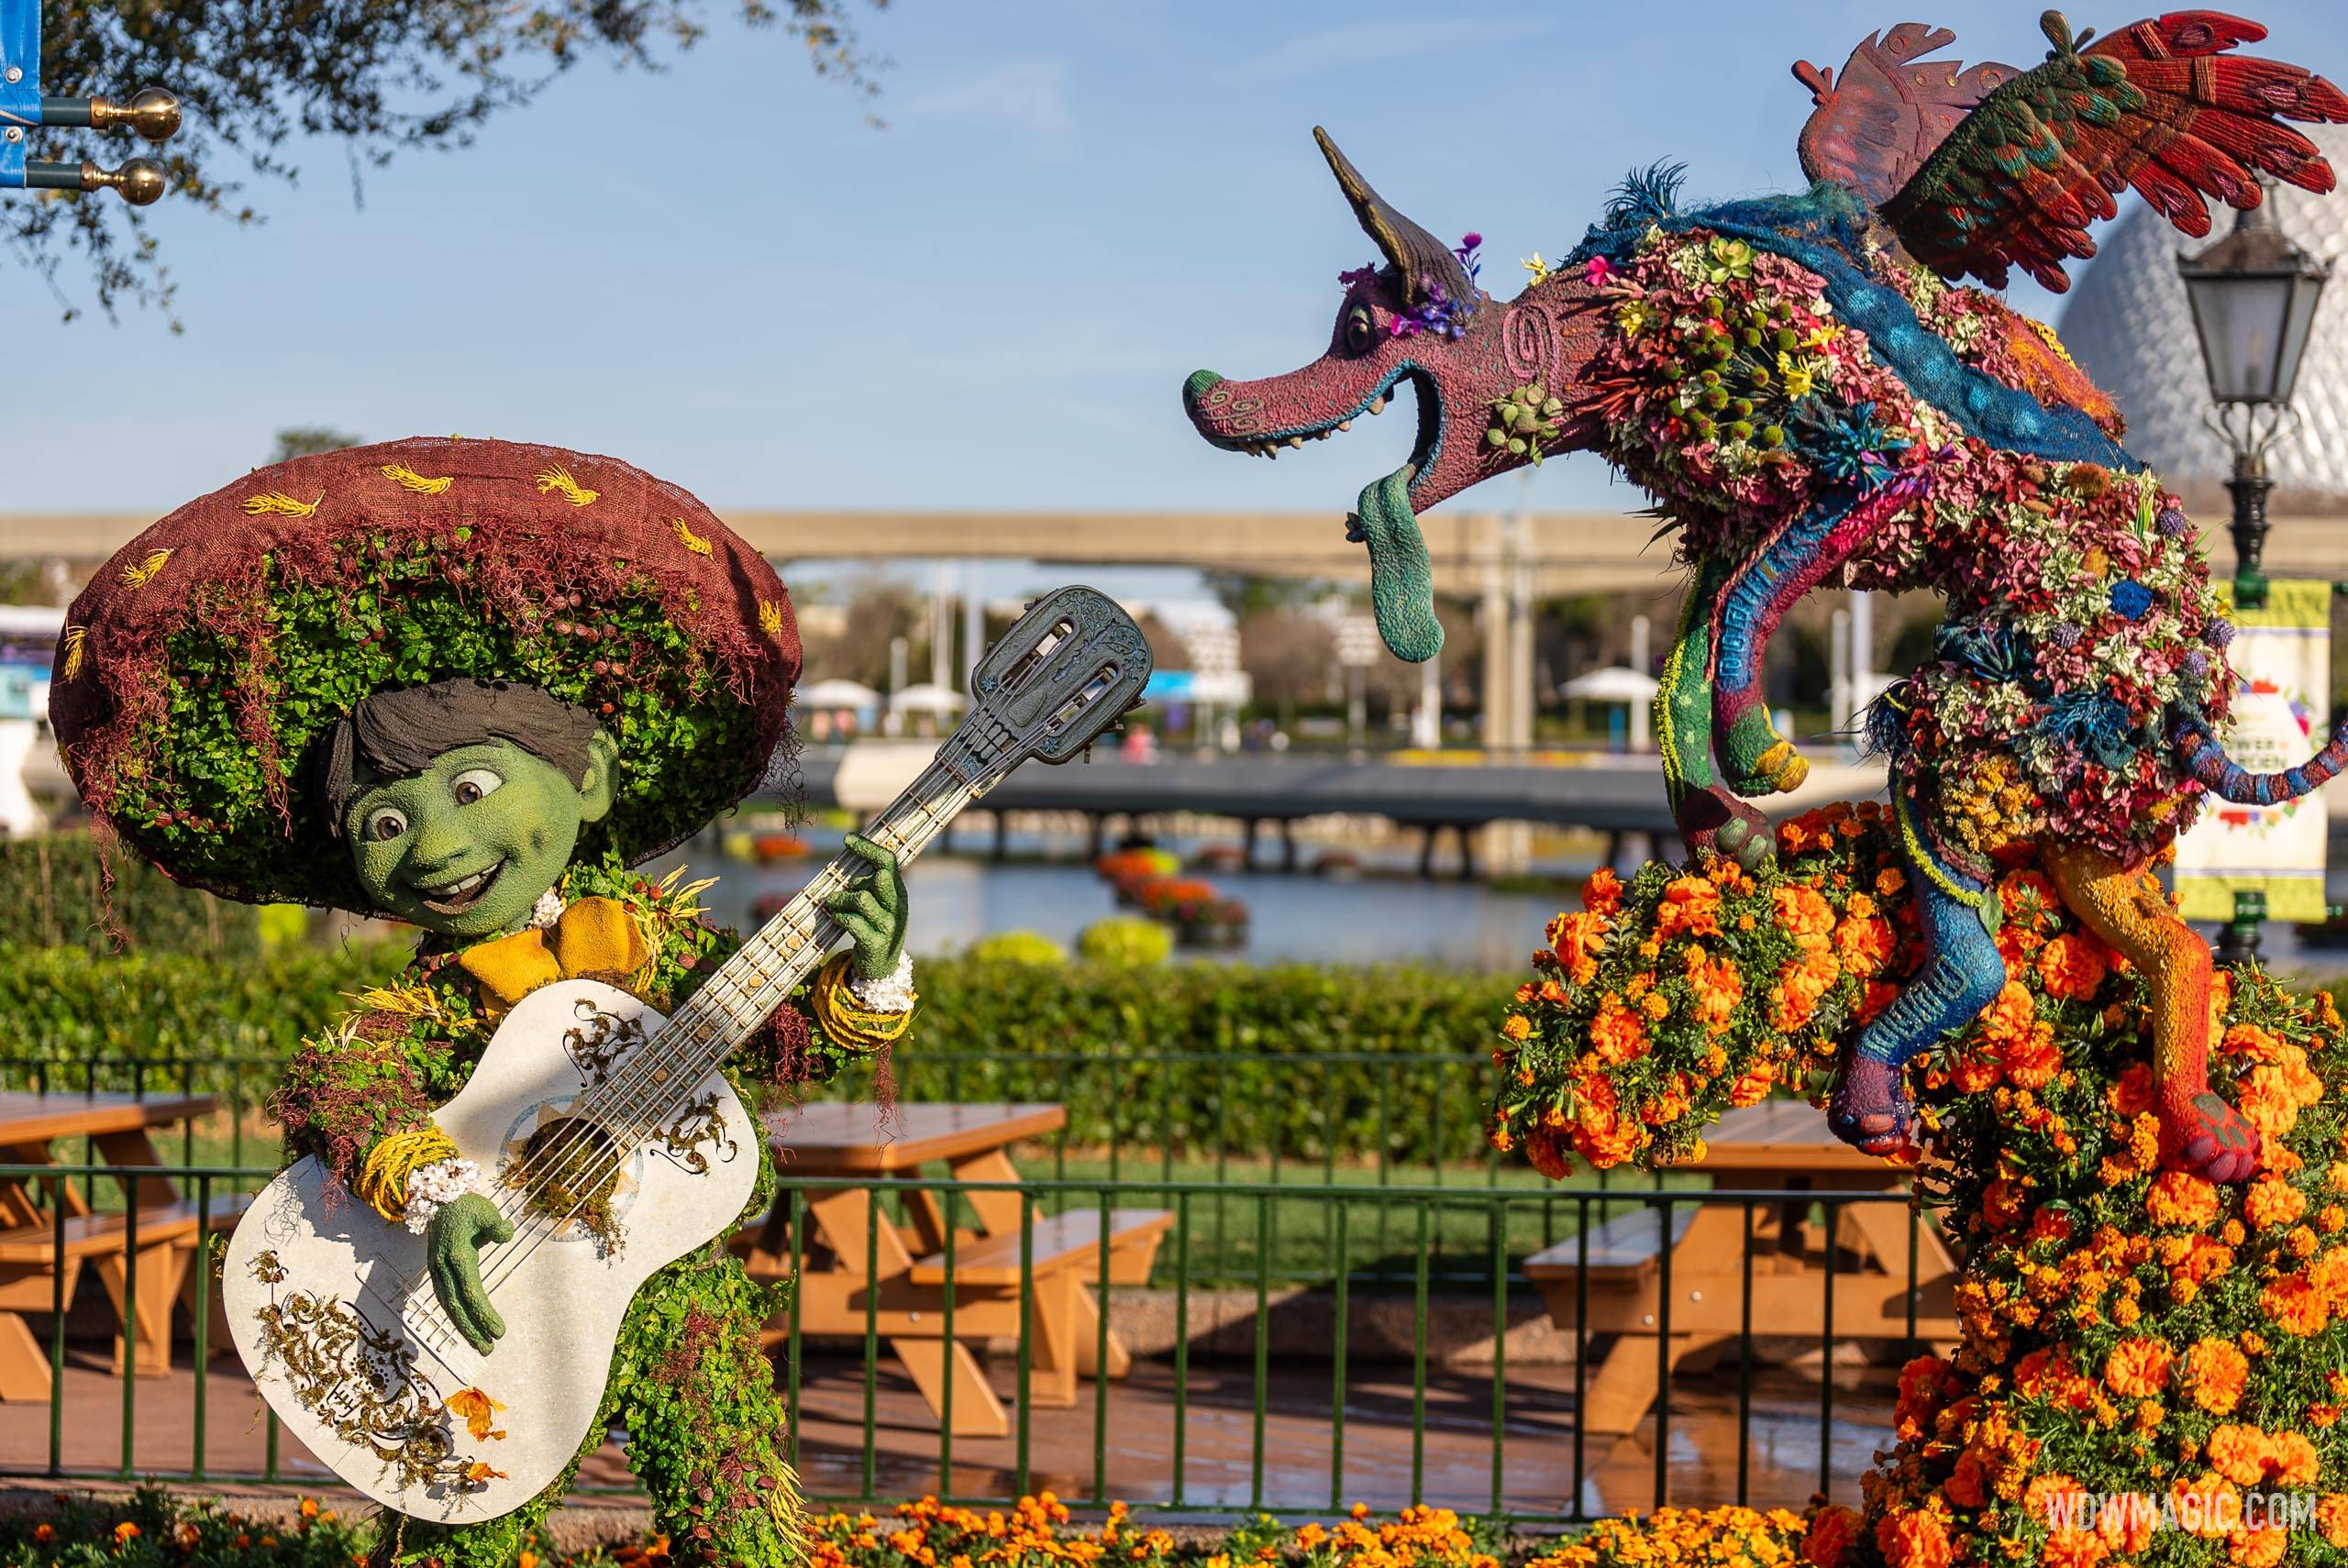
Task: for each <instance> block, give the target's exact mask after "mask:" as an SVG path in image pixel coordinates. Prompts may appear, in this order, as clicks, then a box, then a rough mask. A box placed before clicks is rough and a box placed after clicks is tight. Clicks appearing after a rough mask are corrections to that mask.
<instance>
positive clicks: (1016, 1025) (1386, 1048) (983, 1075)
mask: <svg viewBox="0 0 2348 1568" xmlns="http://www.w3.org/2000/svg"><path fill="white" fill-rule="evenodd" d="M916 980H917V983H918V984H919V986H920V988H921V994H922V1010H921V1015H920V1017H919V1018H918V1019H916V1020H915V1021H914V1029H913V1032H912V1034H911V1035H909V1036H908V1037H907V1038H906V1040H905V1041H904V1043H903V1044H901V1045H900V1046H898V1048H897V1050H896V1053H895V1057H894V1069H895V1072H896V1075H897V1081H898V1083H899V1084H900V1085H901V1086H902V1088H903V1092H904V1094H905V1095H906V1097H907V1098H908V1099H947V1098H951V1099H968V1100H980V1099H1043V1100H1057V1101H1059V1102H1060V1103H1062V1104H1064V1105H1066V1106H1067V1107H1068V1111H1069V1129H1068V1137H1069V1142H1070V1143H1078V1144H1100V1143H1109V1142H1112V1141H1117V1142H1122V1143H1125V1144H1126V1145H1128V1146H1130V1147H1135V1148H1160V1147H1169V1146H1170V1147H1172V1148H1175V1149H1178V1150H1180V1149H1202V1150H1203V1149H1213V1148H1217V1147H1229V1148H1231V1149H1234V1150H1246V1151H1252V1152H1254V1153H1257V1154H1270V1153H1272V1152H1273V1151H1274V1150H1278V1151H1279V1153H1280V1154H1282V1155H1283V1156H1285V1157H1292V1158H1300V1159H1317V1158H1320V1157H1321V1156H1322V1155H1323V1154H1324V1153H1333V1154H1335V1157H1336V1158H1339V1159H1356V1158H1369V1157H1374V1156H1375V1155H1376V1154H1378V1153H1379V1150H1380V1149H1381V1148H1383V1150H1384V1151H1385V1153H1386V1154H1388V1156H1389V1157H1390V1158H1393V1159H1398V1160H1412V1161H1422V1160H1431V1159H1435V1158H1440V1157H1448V1158H1452V1159H1456V1158H1458V1157H1459V1156H1460V1155H1461V1154H1462V1153H1463V1152H1467V1153H1470V1154H1473V1153H1475V1152H1477V1151H1479V1148H1480V1137H1481V1133H1480V1127H1481V1121H1482V1115H1483V1101H1484V1096H1485V1092H1486V1090H1487V1088H1489V1085H1488V1082H1487V1080H1488V1079H1489V1078H1490V1061H1489V1053H1490V1048H1491V1046H1492V1044H1493V1043H1496V1040H1495V1036H1494V1034H1493V1028H1494V1025H1495V1023H1496V1021H1498V1019H1499V1018H1500V1016H1501V1012H1502V1011H1503V1010H1505V1008H1506V1006H1507V1003H1508V1000H1509V998H1510V997H1511V996H1512V994H1513V992H1514V989H1515V982H1514V980H1513V979H1511V978H1508V977H1490V976H1475V975H1458V974H1451V973H1445V972H1442V971H1436V970H1420V969H1411V968H1403V967H1381V968H1374V969H1349V968H1337V967H1329V966H1306V965H1284V966H1270V967H1260V968H1259V967H1254V966H1244V965H1225V964H1183V965H1174V966H1162V967H1154V968H1132V967H1124V966H1103V965H1098V964H1076V965H1069V966H1063V967H1058V968H1028V967H1014V966H1008V965H1000V964H993V965H990V964H981V963H977V962H971V961H961V962H942V961H936V960H931V961H928V962H925V963H924V964H922V966H921V967H920V970H919V973H918V975H917V977H916ZM1159 1055H1172V1056H1180V1057H1186V1058H1190V1059H1185V1060H1179V1061H1156V1062H1153V1061H1147V1060H1143V1059H1142V1058H1146V1057H1150V1056H1159ZM980 1056H985V1057H990V1058H993V1059H992V1060H988V1061H974V1060H972V1059H971V1058H974V1057H980ZM1412 1056H1437V1057H1440V1058H1443V1059H1441V1060H1432V1061H1407V1060H1402V1059H1401V1058H1407V1057H1412ZM1025 1057H1033V1058H1035V1059H1034V1060H1023V1059H1022V1058H1025Z"/></svg>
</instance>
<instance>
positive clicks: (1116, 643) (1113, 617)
mask: <svg viewBox="0 0 2348 1568" xmlns="http://www.w3.org/2000/svg"><path fill="white" fill-rule="evenodd" d="M1149 671H1150V655H1149V639H1148V638H1146V637H1145V636H1143V635H1142V633H1141V628H1140V627H1139V626H1136V625H1135V624H1134V619H1133V617H1132V616H1130V615H1128V614H1126V613H1124V611H1123V610H1120V609H1118V608H1117V606H1116V605H1115V603H1113V602H1112V601H1110V600H1109V599H1108V598H1107V597H1105V596H1104V595H1102V594H1100V593H1097V592H1095V591H1093V590H1091V589H1090V588H1084V587H1080V586H1078V585H1075V584H1071V585H1069V587H1066V588H1056V589H1054V590H1053V591H1051V592H1049V593H1047V594H1046V595H1044V597H1043V598H1041V599H1039V600H1037V601H1036V602H1035V603H1034V604H1033V605H1031V606H1029V607H1028V611H1027V613H1025V614H1024V615H1022V616H1021V617H1019V620H1018V623H1017V624H1014V625H1013V627H1012V628H1011V630H1010V631H1008V632H1006V633H1004V634H1003V635H1002V640H1001V641H999V642H997V643H996V644H995V645H994V646H992V647H991V648H989V649H988V650H987V654H986V657H984V658H982V659H980V661H979V663H978V668H976V669H974V670H972V671H971V672H970V692H971V696H972V698H973V699H974V701H975V704H976V705H975V706H974V707H972V708H971V710H970V712H969V714H968V715H967V716H966V717H965V718H964V719H963V721H962V723H961V727H960V728H958V729H957V730H956V731H955V732H954V738H953V739H952V740H951V741H949V742H948V743H947V747H946V749H945V751H944V752H943V753H942V754H941V756H946V757H947V758H949V759H950V763H951V764H958V765H959V766H956V767H955V771H956V772H957V773H958V774H962V775H964V777H965V778H966V780H967V781H968V782H969V783H971V784H973V785H975V786H977V787H979V788H981V789H983V788H984V787H985V786H986V785H989V784H991V783H993V782H994V781H995V780H996V779H999V778H1002V776H1003V775H1004V774H1006V773H1008V772H1010V771H1011V770H1012V769H1013V768H1014V767H1018V766H1019V765H1020V764H1021V763H1023V762H1024V761H1026V760H1027V759H1028V758H1029V757H1031V756H1032V757H1039V758H1041V759H1042V760H1044V761H1046V762H1066V761H1068V760H1069V758H1070V757H1073V756H1076V755H1077V754H1078V753H1080V752H1081V751H1083V750H1084V748H1085V747H1087V746H1089V745H1091V744H1092V742H1093V741H1094V740H1095V739H1096V738H1098V737H1099V735H1100V734H1101V732H1102V731H1103V730H1105V729H1107V728H1108V727H1109V726H1110V725H1112V724H1113V723H1116V722H1117V720H1118V719H1119V718H1121V717H1122V716H1123V715H1124V713H1125V712H1126V711H1127V710H1128V709H1130V708H1132V707H1133V706H1134V704H1135V703H1136V702H1138V701H1141V691H1142V688H1143V687H1144V686H1145V685H1146V684H1147V683H1148V680H1149ZM971 769H975V770H976V771H977V772H978V773H980V775H981V776H982V777H980V778H969V770H971Z"/></svg>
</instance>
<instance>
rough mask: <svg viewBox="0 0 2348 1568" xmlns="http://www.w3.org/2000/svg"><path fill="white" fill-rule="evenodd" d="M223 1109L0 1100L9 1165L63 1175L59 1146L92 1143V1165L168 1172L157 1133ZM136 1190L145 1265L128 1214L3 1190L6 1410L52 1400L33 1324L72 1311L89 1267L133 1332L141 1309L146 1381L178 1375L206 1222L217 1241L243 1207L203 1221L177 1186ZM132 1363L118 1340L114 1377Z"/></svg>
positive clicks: (53, 1192) (1, 1354)
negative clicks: (188, 1295)
mask: <svg viewBox="0 0 2348 1568" xmlns="http://www.w3.org/2000/svg"><path fill="white" fill-rule="evenodd" d="M214 1104H215V1101H214V1099H213V1098H212V1097H211V1096H210V1095H205V1094H195V1095H155V1096H138V1095H127V1094H75V1093H72V1092H70V1091H69V1092H56V1093H47V1094H32V1093H24V1092H20V1091H0V1164H6V1165H52V1164H57V1163H59V1162H58V1161H56V1160H55V1159H54V1158H53V1157H52V1155H51V1153H50V1145H51V1144H52V1143H57V1142H59V1141H61V1140H68V1141H71V1140H80V1139H87V1140H88V1142H89V1143H90V1146H91V1154H92V1156H93V1163H101V1164H105V1165H119V1166H122V1167H124V1168H125V1169H126V1170H136V1169H138V1168H141V1167H153V1166H160V1165H162V1164H163V1163H164V1162H163V1157H162V1154H161V1152H160V1151H159V1150H158V1149H157V1148H156V1147H155V1141H154V1138H153V1133H154V1132H155V1131H156V1130H157V1129H158V1128H162V1127H171V1126H176V1125H178V1124H179V1123H181V1122H183V1121H194V1119H196V1118H198V1117H201V1116H205V1115H209V1114H210V1113H211V1111H212V1110H213V1108H214ZM67 1154H68V1158H67V1161H66V1162H65V1163H78V1162H79V1161H80V1160H81V1157H82V1151H81V1150H80V1149H78V1148H74V1149H69V1150H68V1151H67ZM126 1185H127V1186H128V1187H131V1188H133V1189H135V1192H136V1195H137V1198H138V1244H137V1247H136V1250H135V1254H134V1252H133V1249H132V1248H131V1247H130V1245H129V1219H128V1216H127V1214H126V1213H122V1212H116V1213H106V1214H100V1213H94V1212H93V1211H92V1209H91V1208H90V1203H89V1199H88V1197H87V1196H86V1194H85V1193H84V1191H83V1188H82V1187H78V1186H76V1185H75V1184H74V1183H72V1182H70V1181H68V1182H56V1183H50V1182H46V1181H42V1180H40V1179H39V1178H33V1179H15V1180H0V1400H17V1399H47V1398H48V1397H49V1390H50V1376H49V1353H48V1352H47V1350H46V1349H45V1348H44V1347H43V1346H42V1344H41V1342H40V1341H39V1339H38V1338H36V1337H35V1335H34V1333H33V1331H32V1329H31V1328H30V1326H29V1325H28V1324H27V1323H26V1321H25V1320H24V1316H23V1314H25V1313H27V1312H47V1311H49V1310H50V1309H51V1308H53V1307H54V1306H55V1305H56V1303H57V1301H58V1300H59V1299H60V1298H62V1299H63V1300H64V1301H65V1302H66V1303H68V1304H69V1305H70V1304H71V1303H72V1299H73V1292H74V1288H75V1286H77V1285H78V1284H79V1283H80V1280H81V1273H82V1269H83V1265H84V1264H91V1265H94V1267H95V1269H96V1271H97V1275H98V1278H99V1281H100V1283H101V1284H102V1285H104V1286H105V1292H106V1296H107V1297H108V1299H110V1300H111V1301H112V1302H113V1303H114V1310H115V1318H116V1321H117V1322H125V1321H127V1319H126V1317H125V1313H124V1304H125V1302H126V1300H127V1299H131V1298H133V1297H135V1304H136V1309H137V1311H136V1316H137V1322H138V1355H137V1362H138V1371H139V1372H140V1373H141V1374H143V1375H149V1376H163V1375H168V1374H169V1373H170V1371H171V1370H172V1304H173V1302H174V1301H175V1300H176V1299H177V1298H178V1297H180V1296H181V1295H182V1293H183V1288H184V1287H185V1286H187V1285H188V1284H189V1283H190V1281H191V1280H192V1279H193V1273H192V1270H191V1267H190V1265H191V1264H192V1263H193V1262H194V1258H195V1256H196V1253H198V1252H200V1251H201V1250H202V1248H203V1244H204V1238H203V1235H202V1234H201V1232H202V1231H203V1230H204V1229H205V1220H208V1222H209V1226H210V1228H211V1229H214V1230H217V1229H220V1228H222V1227H224V1226H227V1225H229V1224H233V1223H234V1222H235V1220H236V1219H237V1217H238V1214H240V1213H242V1212H243V1209H244V1204H245V1200H244V1199H243V1198H220V1199H216V1201H215V1202H214V1203H213V1204H212V1206H211V1212H210V1214H209V1215H208V1216H200V1215H199V1214H198V1213H197V1211H196V1206H195V1205H194V1204H192V1203H188V1202H185V1201H183V1200H182V1198H181V1197H180V1194H179V1192H178V1190H177V1188H176V1187H173V1186H172V1182H171V1181H170V1179H169V1178H167V1177H163V1176H141V1177H136V1178H127V1181H126ZM45 1194H46V1195H48V1196H50V1197H51V1198H54V1199H55V1201H56V1203H57V1207H58V1208H59V1209H62V1210H63V1224H62V1231H63V1245H62V1247H61V1246H60V1244H59V1232H60V1229H61V1227H60V1224H59V1216H58V1214H57V1213H56V1212H55V1211H54V1210H51V1209H44V1208H43V1207H42V1205H41V1203H40V1201H39V1199H40V1198H41V1197H42V1196H43V1195H45ZM134 1287H135V1288H134ZM122 1362H123V1355H122V1342H121V1340H120V1338H119V1337H117V1339H116V1343H115V1368H116V1371H120V1370H121V1368H122Z"/></svg>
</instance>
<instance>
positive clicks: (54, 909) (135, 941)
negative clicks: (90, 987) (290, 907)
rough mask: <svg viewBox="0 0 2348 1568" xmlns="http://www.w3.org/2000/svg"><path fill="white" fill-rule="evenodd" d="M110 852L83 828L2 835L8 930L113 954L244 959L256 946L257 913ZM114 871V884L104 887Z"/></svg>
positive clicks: (0, 868) (0, 893)
mask: <svg viewBox="0 0 2348 1568" xmlns="http://www.w3.org/2000/svg"><path fill="white" fill-rule="evenodd" d="M107 858H108V857H107V856H104V855H103V853H102V852H101V851H100V850H99V848H98V845H97V841H96V840H95V839H94V838H92V837H91V835H90V834H86V833H60V834H40V835H39V836H38V837H34V838H15V839H0V910H6V911H8V933H9V935H10V936H12V937H14V938H15V939H17V940H18V941H21V942H28V943H39V944H43V945H51V946H53V945H57V944H67V943H78V944H81V945H83V946H84V947H86V948H88V949H89V950H90V951H92V952H94V953H106V952H112V951H113V950H114V948H115V945H116V941H115V937H116V933H120V936H121V938H122V942H123V944H124V945H125V946H126V947H127V948H128V949H129V950H131V951H134V952H150V953H152V952H164V953H201V954H205V955H208V956H210V957H213V958H226V959H234V960H243V959H249V958H250V957H252V956H253V955H255V954H257V953H259V952H260V911H259V910H257V909H255V908H253V907H252V906H251V905H249V904H232V903H227V902H224V901H223V900H219V899H216V898H214V897H212V896H211V895H210V894H208V893H200V892H197V891H196V890H195V889H193V888H183V887H181V886H180V885H179V884H178V883H176V882H174V881H172V879H171V878H168V877H166V876H164V875H163V874H162V873H161V872H160V871H158V870H156V869H155V868H154V867H151V866H150V865H148V864H147V863H146V862H145V861H144V860H141V859H140V858H139V857H138V856H136V855H133V854H131V853H130V852H129V851H127V850H118V851H116V853H115V854H114V855H113V856H111V859H112V866H111V867H108V866H107V865H106V864H105V861H106V859H107ZM108 869H111V870H112V872H113V875H114V886H113V888H112V889H108V888H107V887H106V885H105V878H106V873H107V871H108Z"/></svg>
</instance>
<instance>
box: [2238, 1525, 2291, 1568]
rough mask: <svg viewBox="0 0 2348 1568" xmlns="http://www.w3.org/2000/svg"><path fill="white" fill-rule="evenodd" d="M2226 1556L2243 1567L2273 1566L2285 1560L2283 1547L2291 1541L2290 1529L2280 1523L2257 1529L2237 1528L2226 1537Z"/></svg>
mask: <svg viewBox="0 0 2348 1568" xmlns="http://www.w3.org/2000/svg"><path fill="white" fill-rule="evenodd" d="M2226 1540H2227V1548H2226V1558H2227V1560H2228V1561H2229V1562H2238V1563H2240V1564H2242V1568H2273V1565H2274V1564H2275V1563H2277V1562H2281V1561H2283V1549H2284V1548H2285V1547H2287V1546H2288V1545H2289V1544H2290V1542H2291V1533H2290V1531H2288V1530H2287V1529H2283V1528H2282V1527H2281V1526H2279V1525H2263V1526H2261V1527H2260V1528H2259V1529H2235V1530H2233V1531H2232V1532H2231V1533H2229V1534H2228V1536H2227V1537H2226Z"/></svg>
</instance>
